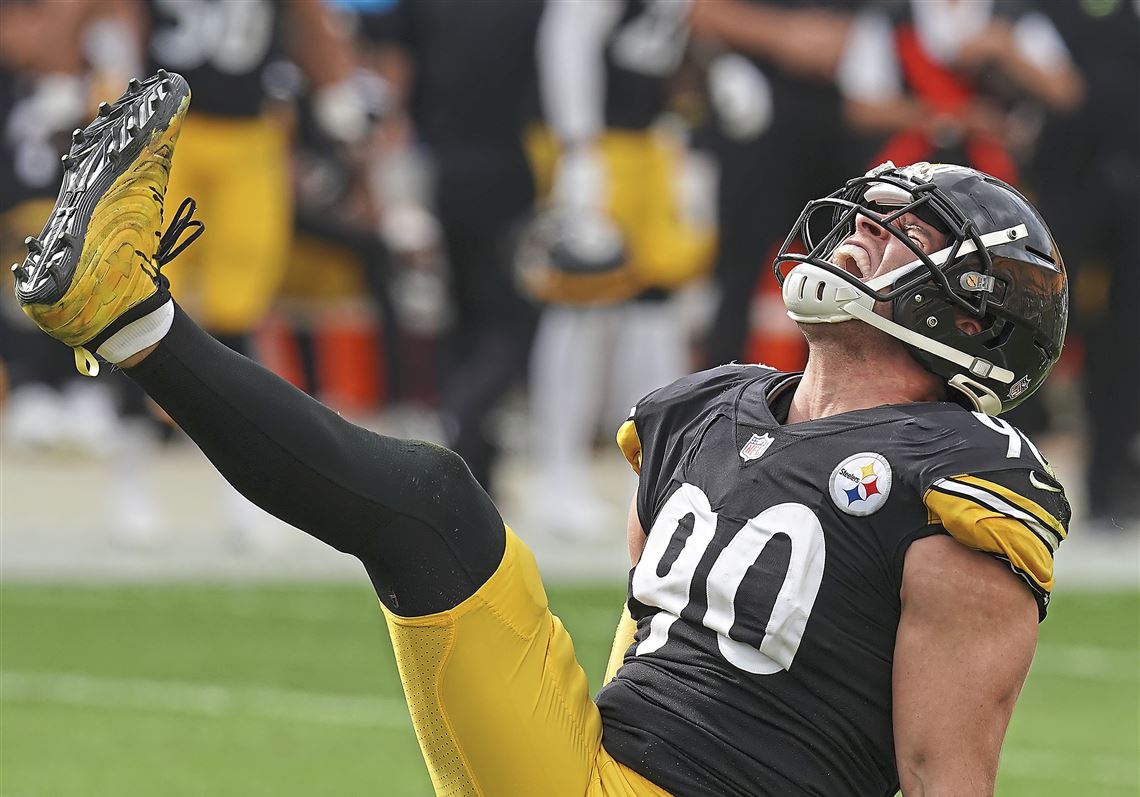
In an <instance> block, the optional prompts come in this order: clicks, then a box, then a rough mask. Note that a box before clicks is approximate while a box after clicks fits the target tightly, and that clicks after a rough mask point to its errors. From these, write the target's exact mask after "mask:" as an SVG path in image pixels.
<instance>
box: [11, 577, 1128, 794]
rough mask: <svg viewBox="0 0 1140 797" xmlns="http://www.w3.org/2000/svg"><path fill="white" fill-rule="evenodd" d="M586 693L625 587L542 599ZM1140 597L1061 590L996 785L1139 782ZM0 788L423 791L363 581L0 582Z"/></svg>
mask: <svg viewBox="0 0 1140 797" xmlns="http://www.w3.org/2000/svg"><path fill="white" fill-rule="evenodd" d="M550 593H551V604H552V607H553V608H554V610H555V612H556V613H558V614H559V615H560V616H561V617H562V618H563V620H564V622H565V623H566V625H567V627H568V628H569V629H570V632H571V634H572V635H573V637H574V642H575V648H576V650H577V652H578V656H579V659H580V660H581V662H582V664H583V666H584V667H585V669H586V671H587V673H588V674H589V676H590V679H591V684H592V686H593V688H595V689H596V688H597V686H598V685H599V682H600V678H601V674H602V670H603V669H604V665H605V659H606V655H607V654H608V651H609V645H610V641H611V639H612V632H613V626H614V622H615V621H616V617H617V612H618V609H619V608H620V603H621V600H622V597H623V593H622V590H621V589H620V588H618V589H608V588H606V589H600V588H586V587H583V588H555V589H552V590H551V591H550ZM1138 673H1140V593H1134V592H1129V593H1089V594H1083V593H1061V594H1060V595H1058V596H1057V598H1056V599H1055V601H1054V603H1053V605H1052V606H1051V609H1050V617H1049V619H1048V620H1047V621H1046V622H1045V624H1044V625H1043V626H1042V632H1041V646H1040V649H1039V652H1038V656H1037V661H1036V663H1035V665H1034V669H1033V671H1032V673H1031V675H1030V679H1029V683H1028V684H1027V686H1026V688H1025V690H1024V692H1023V693H1022V697H1021V701H1020V703H1019V706H1018V709H1017V711H1016V712H1015V714H1014V718H1013V722H1012V724H1011V727H1010V732H1009V736H1008V739H1007V742H1006V749H1005V753H1004V755H1003V762H1002V770H1001V774H1000V776H999V782H998V794H1001V795H1003V796H1004V795H1010V796H1011V797H1020V796H1021V795H1033V796H1034V797H1052V795H1057V797H1060V796H1061V795H1065V797H1068V796H1069V795H1072V794H1077V793H1095V794H1098V795H1103V796H1104V797H1115V795H1122V796H1123V795H1135V794H1136V793H1137V789H1138V788H1140V777H1138V775H1137V773H1138V771H1140V753H1138V752H1137V751H1138V750H1140V715H1138V713H1137V710H1136V706H1137V705H1138V704H1140V674H1138ZM0 701H2V703H0V709H2V713H0V773H2V774H0V795H3V796H5V797H6V796H7V795H12V797H35V796H36V795H52V797H70V796H71V795H75V796H76V797H78V796H79V795H83V797H91V796H92V795H95V796H98V795H122V796H123V797H131V795H153V794H164V795H172V797H176V796H178V795H206V794H210V795H227V794H235V795H236V794H242V795H249V796H250V797H256V795H263V794H264V795H279V796H281V797H289V795H312V794H330V795H332V794H336V795H356V794H379V793H382V794H384V795H386V796H388V797H423V795H429V794H430V793H431V789H430V784H429V781H428V778H427V774H426V772H425V771H424V766H423V762H422V759H421V758H420V755H419V751H418V748H417V747H416V743H415V739H414V737H413V735H412V731H411V724H410V722H409V720H408V717H407V711H406V708H404V707H403V696H402V692H401V689H400V684H399V680H398V678H397V675H396V668H395V663H394V661H393V658H392V654H391V650H390V648H389V646H388V642H387V635H386V631H385V628H384V623H383V619H382V618H381V616H380V614H379V612H378V611H377V609H376V603H375V598H374V597H373V596H372V595H371V593H370V592H369V590H368V589H367V588H366V587H361V588H355V587H345V586H335V587H321V586H311V585H303V586H293V585H290V586H281V587H266V586H257V587H250V586H240V587H220V586H210V587H192V586H170V587H154V586H147V587H92V588H83V587H70V586H69V587H58V588H56V587H51V586H9V587H5V588H3V589H0Z"/></svg>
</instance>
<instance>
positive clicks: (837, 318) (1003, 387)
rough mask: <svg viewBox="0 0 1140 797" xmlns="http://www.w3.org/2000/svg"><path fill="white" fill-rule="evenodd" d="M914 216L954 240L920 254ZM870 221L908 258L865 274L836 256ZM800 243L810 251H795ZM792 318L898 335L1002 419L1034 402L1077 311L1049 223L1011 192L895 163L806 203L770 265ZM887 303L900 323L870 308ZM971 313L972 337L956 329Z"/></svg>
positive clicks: (978, 405) (952, 169) (973, 173)
mask: <svg viewBox="0 0 1140 797" xmlns="http://www.w3.org/2000/svg"><path fill="white" fill-rule="evenodd" d="M906 213H913V214H914V215H916V216H918V217H919V218H920V219H922V220H923V221H926V222H927V223H929V224H932V225H933V226H934V227H936V228H937V229H939V230H941V231H942V232H944V233H945V234H946V235H947V245H946V247H945V248H944V249H941V250H939V251H937V252H931V253H924V252H923V251H922V250H921V249H920V248H919V247H918V245H917V244H916V243H915V242H914V241H912V240H911V239H910V238H909V237H908V236H907V235H906V234H905V233H904V232H903V231H902V230H901V229H899V228H898V227H897V226H896V225H895V224H894V222H895V221H896V220H897V219H898V218H899V217H901V216H902V215H903V214H906ZM860 215H862V216H866V217H868V218H870V219H872V220H873V221H875V222H876V223H877V224H879V225H880V226H881V227H883V228H884V229H886V230H887V231H888V232H890V233H891V234H892V235H894V236H895V237H896V238H898V239H899V240H901V241H902V242H903V243H904V244H905V245H906V246H907V248H908V249H910V250H911V252H912V253H913V254H914V256H915V259H914V260H912V261H911V262H909V263H907V264H905V265H903V266H900V267H899V268H897V269H894V270H893V271H891V272H890V273H888V274H884V275H881V276H879V277H876V278H874V279H870V280H867V281H865V282H864V281H863V280H860V279H859V278H858V277H856V276H855V275H853V274H851V273H849V272H847V271H846V270H844V269H842V268H840V267H839V266H837V265H834V264H832V263H830V262H829V261H828V258H829V256H830V255H831V254H832V252H833V251H834V250H835V249H836V247H837V246H839V245H840V244H841V243H842V242H843V241H844V240H846V239H847V238H848V237H849V236H850V235H851V234H852V233H853V232H854V229H855V220H856V217H857V216H860ZM797 242H800V243H801V244H802V246H803V247H804V248H806V249H807V250H808V251H807V253H806V254H800V253H798V252H796V251H793V250H794V249H795V248H796V247H797ZM774 268H775V271H776V277H777V279H778V280H779V281H780V284H781V286H782V289H783V297H784V304H785V305H786V306H787V308H788V315H789V316H790V317H791V318H792V319H793V320H795V321H799V322H801V323H838V322H842V321H849V320H852V319H858V320H861V321H864V322H865V323H868V324H870V325H872V326H874V327H877V328H878V329H881V330H882V331H883V332H886V333H887V334H888V335H891V336H892V337H894V338H897V339H898V340H900V341H901V342H902V343H903V344H905V345H906V347H907V349H908V350H909V351H910V353H911V354H912V355H913V356H914V358H915V359H916V360H917V361H918V362H919V363H920V364H922V366H923V367H924V368H926V369H927V370H929V371H931V372H933V373H935V374H937V375H939V376H941V377H942V378H943V379H945V380H946V382H947V384H948V385H949V386H950V387H952V388H954V389H955V390H956V391H957V393H956V394H955V398H959V399H961V400H963V401H964V402H965V403H967V404H969V405H970V406H972V407H973V408H975V409H978V410H980V411H983V412H986V413H989V414H991V415H997V414H998V413H1001V412H1004V411H1006V410H1009V409H1012V408H1013V407H1015V406H1017V405H1018V404H1020V403H1021V402H1022V401H1024V400H1025V399H1026V398H1028V397H1029V396H1030V395H1031V394H1032V393H1033V391H1034V390H1036V389H1037V387H1038V386H1039V385H1040V384H1041V383H1042V382H1043V381H1044V380H1045V377H1046V376H1048V374H1049V372H1050V371H1051V370H1052V368H1053V365H1054V364H1055V363H1056V362H1057V360H1058V358H1059V357H1060V356H1061V347H1062V345H1063V343H1064V338H1065V327H1066V325H1067V322H1068V317H1069V303H1068V292H1067V287H1068V280H1067V277H1066V274H1065V265H1064V262H1063V261H1062V260H1061V254H1060V252H1059V251H1058V250H1057V244H1056V243H1055V242H1054V240H1053V236H1052V234H1051V233H1050V232H1049V228H1048V227H1046V225H1045V222H1044V220H1043V219H1042V218H1041V216H1040V214H1038V213H1037V211H1036V209H1035V208H1034V207H1033V206H1032V205H1031V204H1030V203H1029V201H1028V200H1027V199H1025V197H1023V196H1022V195H1021V194H1020V193H1018V192H1017V191H1016V190H1015V189H1014V188H1012V187H1011V186H1009V185H1007V184H1006V183H1003V182H1002V181H1000V180H997V179H995V178H993V177H991V176H989V175H988V174H985V173H984V172H979V171H977V170H975V169H969V168H966V167H963V166H952V165H945V164H936V165H931V164H929V163H916V164H913V165H911V166H905V167H896V166H895V165H894V164H893V163H890V162H887V163H885V164H883V165H882V166H879V167H877V168H875V169H873V170H872V171H870V172H868V173H867V174H866V175H865V176H863V177H859V178H856V179H854V180H850V181H849V182H848V183H847V185H846V186H844V187H843V188H842V189H840V190H839V191H836V192H835V193H833V194H831V195H829V196H827V197H824V198H823V199H817V200H813V201H812V202H809V203H808V204H807V207H805V208H804V211H803V213H801V214H800V217H799V219H798V220H797V222H796V225H795V227H793V229H792V231H791V233H790V234H789V235H788V239H787V240H786V241H785V242H784V245H783V246H782V247H781V249H780V253H779V255H777V257H776V261H775V264H774ZM877 301H881V302H891V304H892V309H893V319H888V318H885V317H883V316H881V315H878V314H877V313H875V312H874V303H875V302H877ZM963 317H969V318H973V319H975V320H976V321H977V322H978V323H979V324H980V325H981V330H980V331H979V332H977V333H976V334H970V333H969V332H966V331H963V330H962V329H959V327H958V324H957V323H956V322H957V321H958V320H959V319H961V318H963Z"/></svg>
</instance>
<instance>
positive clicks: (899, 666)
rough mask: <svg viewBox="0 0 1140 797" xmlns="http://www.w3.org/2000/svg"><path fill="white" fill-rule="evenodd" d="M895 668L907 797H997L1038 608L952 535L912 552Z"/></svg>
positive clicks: (999, 568) (994, 565)
mask: <svg viewBox="0 0 1140 797" xmlns="http://www.w3.org/2000/svg"><path fill="white" fill-rule="evenodd" d="M901 597H902V618H901V620H900V621H899V631H898V639H897V641H896V643H895V661H894V723H895V750H896V755H897V757H898V767H899V779H900V782H901V785H902V791H903V795H904V797H939V796H940V795H991V794H993V793H994V781H995V778H996V776H997V768H998V756H999V754H1000V752H1001V745H1002V740H1003V739H1004V737H1005V732H1006V727H1007V726H1008V725H1009V719H1010V716H1011V715H1012V713H1013V707H1014V704H1015V703H1016V701H1017V696H1018V694H1019V693H1020V691H1021V686H1022V684H1023V683H1024V681H1025V676H1026V675H1027V674H1028V672H1029V665H1030V662H1031V661H1032V660H1033V651H1034V648H1035V646H1036V644H1037V606H1036V604H1035V603H1034V600H1033V597H1032V595H1031V593H1030V591H1029V590H1028V589H1027V588H1026V586H1025V583H1024V582H1023V581H1022V580H1021V579H1020V578H1018V577H1017V576H1016V575H1014V573H1013V572H1011V571H1010V569H1009V567H1008V566H1007V565H1005V564H1004V563H1002V562H1000V561H998V560H996V559H994V558H992V557H989V556H986V555H984V554H981V553H978V552H977V551H971V550H969V549H968V548H966V547H965V546H963V545H962V544H960V543H958V542H957V541H955V540H953V539H951V538H950V537H947V536H942V535H938V536H934V537H928V538H926V539H923V540H919V541H917V542H915V543H914V544H913V545H911V547H910V550H909V551H908V552H907V556H906V566H905V569H904V572H903V588H902V595H901Z"/></svg>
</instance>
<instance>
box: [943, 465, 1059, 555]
mask: <svg viewBox="0 0 1140 797" xmlns="http://www.w3.org/2000/svg"><path fill="white" fill-rule="evenodd" d="M933 486H934V487H935V488H937V489H939V490H941V491H942V492H944V493H954V494H955V495H960V496H963V497H965V498H969V499H970V500H972V501H974V502H976V503H978V504H981V505H982V506H984V507H986V508H987V509H991V510H993V511H995V512H997V513H999V514H1002V515H1005V516H1006V517H1008V518H1012V519H1013V520H1017V521H1020V522H1021V523H1022V524H1023V525H1024V526H1025V527H1026V528H1027V529H1029V530H1030V531H1031V532H1033V534H1034V535H1035V536H1036V537H1037V538H1038V539H1040V540H1041V542H1042V543H1044V544H1045V545H1047V546H1048V547H1049V550H1050V551H1052V552H1056V550H1057V548H1058V547H1059V546H1060V545H1061V538H1060V537H1059V536H1057V533H1056V532H1055V531H1053V530H1052V529H1050V528H1048V527H1047V526H1043V525H1041V523H1039V522H1038V521H1037V518H1035V517H1033V515H1030V514H1028V513H1026V512H1022V511H1021V510H1020V509H1018V508H1017V507H1015V506H1014V505H1013V504H1011V503H1009V502H1007V501H1005V500H1004V499H1003V498H1001V497H1000V496H997V495H994V494H993V493H991V492H989V491H987V490H983V489H981V488H980V487H975V486H973V485H972V484H963V483H962V482H958V481H955V480H953V479H939V480H938V481H936V482H935V483H934V485H933Z"/></svg>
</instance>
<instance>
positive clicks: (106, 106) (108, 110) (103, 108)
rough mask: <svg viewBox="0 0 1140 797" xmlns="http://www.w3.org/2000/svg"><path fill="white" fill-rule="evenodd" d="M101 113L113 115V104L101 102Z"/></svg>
mask: <svg viewBox="0 0 1140 797" xmlns="http://www.w3.org/2000/svg"><path fill="white" fill-rule="evenodd" d="M99 115H100V116H110V115H111V106H110V105H109V104H108V103H105V102H101V103H99Z"/></svg>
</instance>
